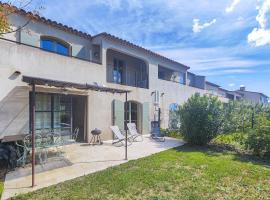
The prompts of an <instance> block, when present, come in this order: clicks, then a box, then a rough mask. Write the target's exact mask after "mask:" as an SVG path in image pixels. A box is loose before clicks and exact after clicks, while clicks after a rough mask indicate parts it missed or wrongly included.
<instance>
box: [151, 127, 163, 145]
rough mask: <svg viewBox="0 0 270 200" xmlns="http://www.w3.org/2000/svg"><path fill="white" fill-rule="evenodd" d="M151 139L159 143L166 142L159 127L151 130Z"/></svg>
mask: <svg viewBox="0 0 270 200" xmlns="http://www.w3.org/2000/svg"><path fill="white" fill-rule="evenodd" d="M151 138H152V139H153V140H156V141H158V142H165V135H164V134H163V133H161V132H160V128H159V127H154V128H152V130H151Z"/></svg>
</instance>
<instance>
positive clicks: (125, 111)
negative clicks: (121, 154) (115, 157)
mask: <svg viewBox="0 0 270 200" xmlns="http://www.w3.org/2000/svg"><path fill="white" fill-rule="evenodd" d="M125 94H126V100H125V110H124V116H125V114H126V113H127V106H128V104H127V92H126V93H125ZM124 126H125V133H126V138H125V140H126V142H125V160H127V159H128V157H127V123H126V120H125V118H124Z"/></svg>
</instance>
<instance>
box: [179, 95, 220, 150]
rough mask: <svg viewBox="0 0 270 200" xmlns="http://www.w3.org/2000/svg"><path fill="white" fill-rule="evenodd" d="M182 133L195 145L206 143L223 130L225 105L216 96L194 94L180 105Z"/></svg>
mask: <svg viewBox="0 0 270 200" xmlns="http://www.w3.org/2000/svg"><path fill="white" fill-rule="evenodd" d="M178 112H179V115H180V119H181V127H180V129H181V133H182V134H183V136H184V139H185V140H186V141H187V142H188V143H190V144H195V145H205V144H207V143H208V142H210V141H211V140H212V139H213V138H214V137H215V136H216V135H217V134H219V133H220V132H221V127H222V123H223V105H222V103H221V101H219V100H218V99H217V98H216V97H209V96H206V95H204V96H200V95H199V94H196V95H193V96H192V97H191V98H189V99H188V101H187V102H186V103H184V104H183V105H182V106H180V107H179V111H178Z"/></svg>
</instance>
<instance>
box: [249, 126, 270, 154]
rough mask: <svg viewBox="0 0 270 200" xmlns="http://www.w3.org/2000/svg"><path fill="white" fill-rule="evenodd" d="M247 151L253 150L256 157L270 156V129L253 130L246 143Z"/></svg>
mask: <svg viewBox="0 0 270 200" xmlns="http://www.w3.org/2000/svg"><path fill="white" fill-rule="evenodd" d="M245 147H246V149H249V150H252V151H253V152H254V154H256V155H260V156H263V155H266V154H268V155H269V154H270V127H263V128H259V129H252V130H250V131H249V134H248V137H247V140H246V141H245Z"/></svg>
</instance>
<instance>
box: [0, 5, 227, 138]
mask: <svg viewBox="0 0 270 200" xmlns="http://www.w3.org/2000/svg"><path fill="white" fill-rule="evenodd" d="M29 16H31V20H30V22H29V23H28V24H27V26H26V27H24V28H23V29H20V28H19V27H20V26H21V25H22V24H25V23H26V22H27V21H28V20H29ZM9 21H10V23H11V24H12V26H13V29H18V30H17V31H16V32H12V33H10V34H4V35H2V36H1V39H0V85H1V89H0V140H2V141H12V140H16V138H17V137H16V136H18V135H20V134H25V133H28V132H29V118H30V115H29V105H30V103H31V102H30V95H31V90H32V88H31V86H29V80H42V81H43V82H42V83H43V84H37V85H36V113H35V115H36V128H37V130H42V129H53V130H57V131H61V132H66V133H70V132H72V131H73V130H74V129H75V128H76V127H78V128H79V129H80V134H79V139H80V140H81V141H85V142H87V141H89V138H90V132H91V130H93V129H94V128H98V129H100V130H101V131H102V135H101V137H102V139H103V140H109V139H112V138H113V134H112V132H111V130H110V126H111V125H113V124H115V125H118V126H119V127H120V128H123V127H124V122H125V121H126V122H134V123H136V125H137V128H138V130H139V131H140V132H141V133H142V134H148V133H149V131H150V124H151V121H153V120H154V117H155V106H154V104H153V102H156V101H158V102H157V103H158V104H159V108H160V111H161V116H160V119H161V127H163V128H167V127H168V126H169V109H170V108H171V106H170V105H172V104H173V105H175V104H182V103H183V102H185V101H186V100H187V99H188V98H189V97H191V96H192V95H193V94H195V93H199V94H207V93H209V91H208V90H207V88H206V87H208V86H206V81H205V77H204V76H198V75H195V74H193V73H190V72H189V71H188V70H189V67H188V66H186V65H184V64H181V63H179V62H176V61H174V60H171V59H169V58H166V57H164V56H162V55H159V54H157V53H155V52H152V51H150V50H147V49H145V48H143V47H140V46H137V45H135V44H132V43H130V42H128V41H126V40H123V39H120V38H118V37H115V36H113V35H110V34H108V33H100V34H98V35H90V34H88V33H83V32H81V31H78V30H75V29H73V28H71V27H67V26H65V25H63V24H60V23H57V22H54V21H51V20H49V19H45V18H43V17H40V16H37V15H33V14H31V13H27V12H25V11H24V10H18V9H15V12H14V13H13V14H11V15H10V16H9ZM25 80H28V81H25ZM46 81H47V82H46ZM63 83H66V84H63ZM61 84H62V87H61ZM87 84H88V85H91V86H93V88H94V90H90V89H87V88H83V87H82V86H83V85H87ZM94 86H97V88H104V90H103V91H102V92H101V91H100V90H98V89H96V90H95V87H94ZM212 86H213V85H212ZM80 87H81V89H80ZM210 87H211V84H210V86H209V88H210ZM107 88H108V89H111V90H110V92H106V91H105V90H106V89H107ZM212 89H213V88H212ZM212 89H211V90H212ZM114 90H115V91H117V90H119V91H120V90H121V91H130V92H129V94H128V105H127V107H128V110H127V112H126V113H124V101H125V95H123V94H119V93H117V92H115V93H114V92H113V91H114ZM212 91H215V92H214V93H213V94H218V91H216V90H215V89H213V90H212ZM218 96H219V98H220V99H221V100H222V101H227V100H228V98H226V96H224V95H223V96H222V95H218Z"/></svg>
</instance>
